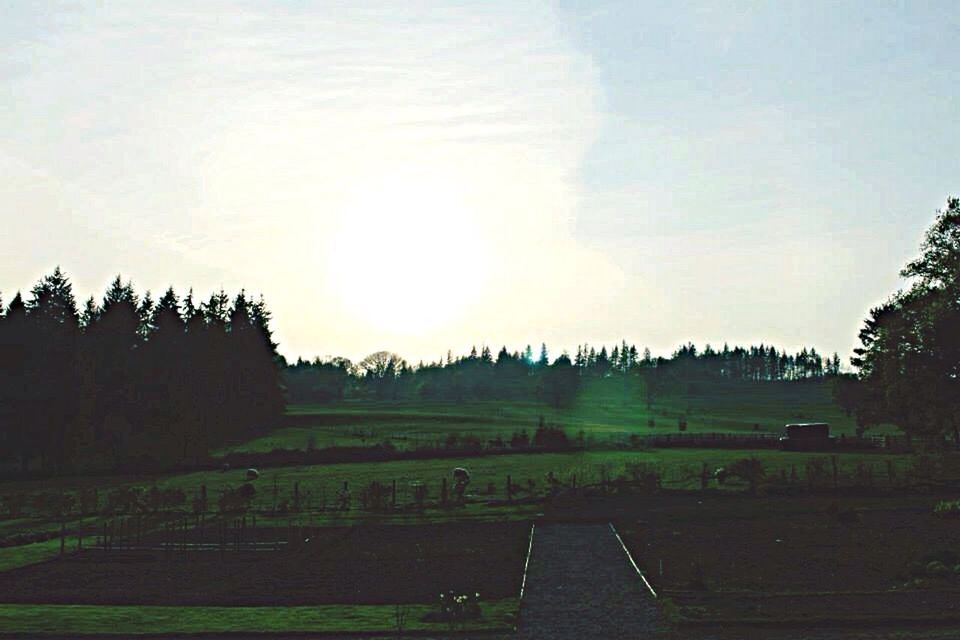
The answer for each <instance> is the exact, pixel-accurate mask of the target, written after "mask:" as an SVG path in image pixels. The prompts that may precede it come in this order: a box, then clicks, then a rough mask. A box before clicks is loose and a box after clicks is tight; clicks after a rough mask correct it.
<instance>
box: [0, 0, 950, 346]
mask: <svg viewBox="0 0 960 640" xmlns="http://www.w3.org/2000/svg"><path fill="white" fill-rule="evenodd" d="M363 4H364V5H366V8H363V9H359V8H351V7H349V6H347V5H345V4H341V3H302V2H262V3H260V2H244V3H217V2H209V3H186V2H183V3H181V2H159V1H158V2H152V3H143V4H140V3H138V4H133V3H120V2H105V3H97V4H96V5H93V4H89V5H76V4H68V3H55V2H48V3H29V4H28V3H7V4H6V5H5V6H4V7H3V8H2V9H0V95H2V96H3V98H2V102H3V105H4V108H3V109H0V204H2V216H3V222H4V225H3V226H4V231H3V233H2V234H0V291H2V293H3V300H4V301H5V302H9V300H10V299H11V298H12V297H13V295H14V293H15V291H16V290H18V289H20V290H24V291H26V290H29V288H30V287H31V286H32V285H33V284H34V283H35V282H36V281H37V280H38V279H39V278H40V277H41V276H42V275H44V274H45V273H48V272H49V271H50V270H52V269H53V268H54V266H56V265H57V264H60V265H61V266H62V267H63V268H64V269H65V271H66V272H67V273H68V275H69V276H70V277H71V279H72V281H73V283H74V289H75V291H76V293H77V297H78V298H79V299H84V298H86V297H87V296H89V295H91V294H92V295H94V296H95V297H96V298H98V299H100V298H101V297H102V296H103V291H104V289H105V288H106V286H107V284H108V283H109V282H110V280H112V278H113V277H114V276H115V275H116V274H117V273H121V274H122V275H123V277H124V278H125V279H126V278H130V279H132V280H133V282H134V283H135V285H136V286H137V287H138V289H139V290H141V291H142V290H145V289H150V290H151V291H152V292H153V293H154V295H155V296H156V295H158V294H160V293H162V291H163V290H164V289H165V288H166V287H167V286H168V285H171V284H172V285H174V286H175V287H177V289H178V291H179V292H185V290H186V287H188V286H192V287H194V289H195V291H196V292H197V293H198V294H199V295H201V296H204V297H205V296H206V295H208V294H209V293H210V292H211V291H213V290H216V289H220V288H221V287H223V288H224V289H225V290H227V291H228V292H231V293H232V292H235V291H237V290H239V289H240V288H246V290H247V291H250V292H255V293H262V294H263V295H264V296H265V298H266V300H267V303H268V305H269V307H270V309H271V311H272V312H273V317H274V320H273V327H274V329H275V332H276V339H277V340H278V341H279V342H280V347H279V350H280V352H281V353H283V354H284V355H286V356H287V357H288V358H296V357H297V356H305V357H313V356H316V355H319V356H327V355H343V356H347V357H350V358H353V359H359V358H362V357H363V356H364V355H366V354H367V353H370V352H373V351H377V350H380V349H387V350H391V351H395V352H397V353H399V354H400V355H402V356H404V357H405V358H407V359H408V360H410V361H413V362H416V361H418V360H420V359H424V360H435V359H437V358H441V357H443V356H444V355H445V354H446V352H447V350H448V349H452V350H453V351H454V353H458V352H466V351H469V349H470V347H471V345H478V346H479V345H482V344H486V345H489V346H491V347H492V348H494V350H496V349H498V348H499V346H500V345H502V344H505V345H507V346H508V347H509V348H511V349H517V350H519V349H522V348H523V347H524V346H525V345H526V344H533V345H535V348H537V347H538V345H539V344H540V343H541V342H546V343H547V345H548V346H549V347H550V352H551V355H552V356H555V355H559V353H560V352H561V350H563V349H567V350H571V351H575V350H576V345H577V344H579V343H583V342H590V343H593V344H598V345H599V344H601V343H605V344H608V345H609V344H613V343H614V342H619V341H620V339H621V338H625V339H626V340H628V341H629V342H631V343H636V344H637V346H639V347H641V348H642V347H643V346H649V347H650V348H651V349H652V350H653V351H654V353H655V354H663V355H667V354H668V353H669V352H670V351H671V350H672V349H674V348H675V347H676V346H678V345H680V344H681V343H685V342H687V341H694V342H696V343H697V344H699V345H702V344H704V343H707V342H710V343H712V344H714V345H715V346H716V345H722V344H723V342H724V341H726V342H729V343H730V344H734V343H737V344H747V343H759V342H764V343H772V344H775V345H777V346H781V347H786V348H791V349H792V348H798V347H800V346H802V345H813V346H815V347H816V348H817V349H818V350H820V351H821V352H828V353H832V352H833V351H838V352H840V354H841V356H845V354H848V353H849V351H850V349H851V348H852V347H853V346H854V344H855V341H856V333H857V329H858V328H859V326H860V324H861V323H862V320H863V318H864V317H865V316H866V313H867V311H868V309H869V308H870V307H871V306H873V305H876V304H877V303H879V302H880V301H882V300H883V299H884V298H885V297H886V296H887V295H888V293H889V292H890V291H891V290H893V289H894V288H896V287H897V286H899V285H900V280H899V278H898V276H897V272H898V270H899V269H900V267H901V266H902V265H903V264H904V263H905V261H906V260H908V259H909V258H910V257H911V256H914V255H916V253H917V251H918V248H919V244H920V242H921V240H922V236H923V231H924V229H925V228H927V227H928V226H929V224H930V222H931V221H932V220H933V217H934V214H935V210H936V209H937V208H939V207H942V206H943V205H944V203H945V201H946V197H947V196H948V195H951V194H953V195H956V194H957V193H958V192H960V160H958V155H957V148H960V118H958V117H957V114H958V113H960V101H958V93H960V90H958V88H957V87H958V83H957V80H958V77H960V76H958V74H960V55H957V51H956V42H957V35H958V29H960V19H958V18H957V13H956V10H955V9H956V7H955V6H953V5H951V4H950V3H930V4H925V5H923V6H922V7H921V6H919V5H918V6H913V5H909V6H910V8H911V11H910V12H909V14H908V13H907V12H906V11H905V10H903V9H902V8H901V7H903V6H904V5H901V4H894V3H884V4H881V3H839V4H837V3H816V4H814V3H703V4H683V5H682V6H673V5H672V4H660V3H657V4H647V3H626V2H624V3H618V2H613V3H587V2H584V3H578V2H572V3H571V2H561V3H514V2H504V3H495V2H478V3H469V4H452V3H447V4H433V3H412V4H407V3H395V2H387V3H380V4H375V3H363ZM239 8H242V10H240V9H239ZM850 34H854V35H853V36H851V35H850Z"/></svg>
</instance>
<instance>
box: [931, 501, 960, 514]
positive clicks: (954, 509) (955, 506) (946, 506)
mask: <svg viewBox="0 0 960 640" xmlns="http://www.w3.org/2000/svg"><path fill="white" fill-rule="evenodd" d="M933 515H935V516H937V517H938V518H960V500H941V501H940V502H938V503H937V504H936V505H935V506H934V507H933Z"/></svg>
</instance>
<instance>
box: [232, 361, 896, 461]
mask: <svg viewBox="0 0 960 640" xmlns="http://www.w3.org/2000/svg"><path fill="white" fill-rule="evenodd" d="M540 416H543V418H544V420H545V421H546V422H548V423H550V424H557V425H560V426H562V427H563V428H564V429H565V430H566V431H567V433H568V434H569V435H570V436H571V437H574V436H576V435H577V434H578V433H579V432H581V431H582V432H583V434H584V436H585V438H592V439H594V440H596V441H601V442H602V441H604V440H610V441H623V440H624V439H626V438H628V437H629V436H630V435H632V434H640V435H649V434H656V433H675V432H676V431H677V422H678V418H679V417H680V416H684V417H685V418H686V421H687V432H689V433H696V432H715V433H743V432H752V431H754V428H755V425H759V431H761V432H765V433H781V432H782V430H783V425H784V424H787V423H789V422H829V423H830V425H831V430H832V432H833V433H834V434H836V435H840V434H847V435H853V433H854V432H855V430H856V423H855V421H854V419H853V418H852V417H850V416H847V415H845V414H844V413H843V412H842V411H841V410H840V408H839V407H838V406H837V405H836V404H835V403H834V401H833V398H832V390H831V385H830V382H829V381H828V380H810V381H806V382H746V381H733V382H716V381H715V382H710V383H689V384H684V385H680V388H675V389H672V390H671V391H669V392H664V393H663V394H661V395H659V396H656V397H654V398H653V399H652V402H651V403H650V404H649V405H648V403H647V398H646V394H645V390H644V387H643V383H642V381H641V380H639V379H637V378H630V377H623V378H616V379H595V378H587V379H585V380H584V382H583V384H582V385H581V388H580V391H579V392H578V394H577V397H576V399H575V400H574V401H573V402H572V403H570V405H569V406H566V407H551V406H549V405H546V404H544V403H540V402H524V401H488V402H476V401H473V402H463V403H453V402H426V401H418V402H405V401H397V402H372V401H352V402H343V403H339V404H335V405H293V406H290V407H289V408H288V410H287V419H286V421H285V423H284V424H281V425H278V428H277V429H275V430H272V431H270V432H269V433H267V434H265V435H263V436H261V437H258V438H254V439H252V440H249V441H245V442H237V443H234V444H232V445H230V446H227V447H224V448H222V449H221V450H220V451H219V453H228V452H231V451H248V452H262V451H271V450H273V449H305V448H307V447H308V446H314V447H317V448H322V447H328V446H368V445H372V444H377V443H381V442H384V441H389V442H390V443H391V444H392V445H393V446H395V447H397V448H398V449H413V448H417V447H418V446H433V445H436V444H441V443H443V442H444V440H445V439H446V438H447V437H448V436H449V435H450V434H451V433H455V434H458V435H459V436H465V435H473V436H477V437H478V438H480V440H481V441H487V440H491V439H494V438H496V437H498V436H499V437H501V438H504V439H509V437H510V435H511V434H512V433H514V432H515V431H520V430H524V429H525V430H526V431H527V432H528V434H532V433H533V430H534V429H536V426H537V424H538V421H539V419H540ZM650 420H653V426H652V427H651V426H650ZM895 432H896V430H895V429H894V428H893V427H890V426H883V427H877V428H874V429H872V430H871V431H870V432H869V433H871V434H887V433H895Z"/></svg>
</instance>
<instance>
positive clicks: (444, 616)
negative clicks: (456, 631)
mask: <svg viewBox="0 0 960 640" xmlns="http://www.w3.org/2000/svg"><path fill="white" fill-rule="evenodd" d="M439 605H440V606H439V618H440V620H441V621H443V622H446V623H448V624H449V625H450V627H451V628H453V627H454V626H455V625H457V624H462V623H464V622H466V621H468V620H476V619H477V618H479V617H480V616H481V615H483V613H482V612H481V610H480V594H479V593H472V594H470V593H459V594H458V593H456V592H455V591H453V590H452V589H451V590H450V591H448V592H446V593H441V594H440V600H439Z"/></svg>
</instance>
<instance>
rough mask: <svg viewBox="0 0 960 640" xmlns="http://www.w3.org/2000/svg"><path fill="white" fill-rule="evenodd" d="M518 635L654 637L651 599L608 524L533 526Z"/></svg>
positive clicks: (577, 639) (654, 612) (557, 638)
mask: <svg viewBox="0 0 960 640" xmlns="http://www.w3.org/2000/svg"><path fill="white" fill-rule="evenodd" d="M520 620H521V625H520V637H521V638H524V639H528V638H529V639H534V638H535V639H538V640H539V639H544V640H546V639H553V640H565V639H567V638H569V639H571V640H580V639H583V638H605V639H606V638H632V639H639V638H645V637H652V636H653V633H654V632H655V631H656V629H657V621H658V617H657V609H656V606H655V604H654V601H653V598H652V596H651V595H650V593H649V592H648V591H647V590H646V587H645V586H644V585H643V583H642V581H641V579H640V577H639V576H638V575H637V573H636V571H634V569H633V567H631V566H630V563H629V562H628V560H627V557H626V554H625V553H624V551H623V549H622V548H621V546H620V544H619V542H617V540H616V538H615V537H614V535H613V532H612V531H611V530H610V527H609V526H608V525H607V524H567V523H563V524H542V525H537V528H536V533H535V535H534V540H533V551H532V553H531V555H530V565H529V569H528V573H527V583H526V590H525V593H524V597H523V601H522V603H521V612H520Z"/></svg>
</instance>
